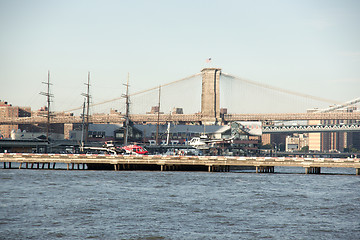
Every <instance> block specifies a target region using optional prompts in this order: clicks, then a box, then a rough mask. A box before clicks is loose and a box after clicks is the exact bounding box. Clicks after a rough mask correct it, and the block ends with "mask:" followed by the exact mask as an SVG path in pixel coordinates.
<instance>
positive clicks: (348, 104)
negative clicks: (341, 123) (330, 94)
mask: <svg viewBox="0 0 360 240" xmlns="http://www.w3.org/2000/svg"><path fill="white" fill-rule="evenodd" d="M359 102H360V97H359V98H355V99H353V100H350V101H347V102H345V103H343V104H340V105H336V106H333V107H329V108H326V109H319V110H317V111H315V112H316V113H327V112H333V111H335V110H338V109H341V108H345V107H348V106H351V105H355V104H357V103H359Z"/></svg>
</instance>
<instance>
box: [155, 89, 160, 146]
mask: <svg viewBox="0 0 360 240" xmlns="http://www.w3.org/2000/svg"><path fill="white" fill-rule="evenodd" d="M160 96H161V85H160V86H159V102H158V112H157V123H156V138H155V142H156V145H159V124H160Z"/></svg>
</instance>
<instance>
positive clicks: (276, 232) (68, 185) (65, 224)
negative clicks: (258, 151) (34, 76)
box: [0, 169, 360, 239]
mask: <svg viewBox="0 0 360 240" xmlns="http://www.w3.org/2000/svg"><path fill="white" fill-rule="evenodd" d="M302 173H303V172H302ZM349 173H350V174H352V175H331V174H323V175H305V174H283V173H277V174H255V173H238V172H230V173H208V172H146V171H134V172H131V171H121V172H114V171H63V170H19V169H0V183H1V185H0V239H358V237H359V234H360V193H359V186H360V177H359V176H355V175H353V174H354V173H353V169H352V170H351V171H350V172H349Z"/></svg>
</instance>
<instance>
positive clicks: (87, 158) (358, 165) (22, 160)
mask: <svg viewBox="0 0 360 240" xmlns="http://www.w3.org/2000/svg"><path fill="white" fill-rule="evenodd" d="M0 162H2V163H3V169H8V168H14V166H15V164H16V166H17V168H19V169H55V166H56V164H66V170H113V171H122V170H154V171H208V172H229V171H230V169H231V168H234V167H252V168H254V169H255V170H256V173H275V172H276V171H275V167H302V168H304V173H305V174H320V173H321V168H353V169H355V174H356V175H360V159H359V158H302V157H227V156H163V155H102V154H26V153H18V154H15V153H14V154H12V153H2V154H0Z"/></svg>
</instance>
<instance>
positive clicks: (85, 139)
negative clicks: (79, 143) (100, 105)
mask: <svg viewBox="0 0 360 240" xmlns="http://www.w3.org/2000/svg"><path fill="white" fill-rule="evenodd" d="M84 84H85V85H86V86H87V92H86V93H83V94H81V95H82V96H84V97H86V116H85V115H84V114H83V118H84V117H85V121H84V122H85V124H84V125H85V133H83V134H85V137H84V142H85V143H87V141H88V137H89V115H90V72H88V81H87V83H84ZM84 110H85V106H84V109H83V112H84Z"/></svg>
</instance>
